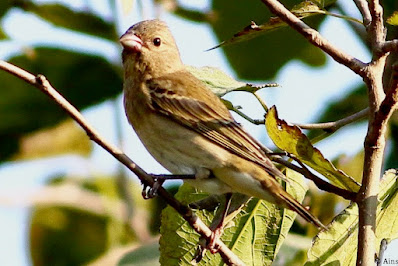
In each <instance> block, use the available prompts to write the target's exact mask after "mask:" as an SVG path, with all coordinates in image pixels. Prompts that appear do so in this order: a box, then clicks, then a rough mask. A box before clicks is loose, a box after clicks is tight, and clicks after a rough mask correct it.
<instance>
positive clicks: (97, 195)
mask: <svg viewBox="0 0 398 266" xmlns="http://www.w3.org/2000/svg"><path fill="white" fill-rule="evenodd" d="M128 2H130V1H127V2H126V1H124V5H125V6H126V8H127V6H128V5H129V3H128ZM137 2H139V1H137ZM154 2H157V3H158V4H159V5H163V6H164V7H165V8H166V9H168V10H169V11H170V12H171V13H173V14H174V15H176V16H180V17H183V18H184V19H187V20H190V21H191V22H197V23H202V24H205V25H208V26H209V27H210V28H211V29H212V30H213V32H214V34H215V36H216V38H217V41H218V43H219V44H220V45H218V46H217V47H219V49H222V51H223V52H224V54H225V58H226V60H227V61H228V63H229V65H230V66H231V68H232V69H233V71H234V72H235V74H236V75H237V76H238V77H239V78H240V79H243V80H252V81H258V80H261V81H264V80H268V79H271V78H274V77H275V76H276V75H277V74H278V72H279V71H280V69H281V68H282V67H283V66H285V65H287V64H288V63H289V62H292V61H294V60H299V61H301V62H304V63H305V64H307V65H309V66H312V67H317V68H321V67H324V66H325V64H326V56H325V55H324V53H322V52H321V51H320V50H319V49H317V48H315V47H314V46H312V45H310V44H309V43H308V42H307V41H306V40H305V39H303V38H301V37H300V36H298V35H297V34H296V33H295V32H294V30H292V29H290V28H289V27H286V25H285V24H284V23H283V22H282V21H281V20H280V19H277V18H274V17H272V16H271V14H270V12H269V10H268V9H267V8H266V7H265V5H263V4H262V3H261V1H232V2H231V1H228V0H212V1H210V2H211V4H210V10H204V11H203V10H195V9H192V8H187V7H184V6H179V5H178V3H177V2H178V1H173V0H167V1H166V0H157V1H154ZM281 2H283V4H284V5H285V6H287V7H289V8H290V9H291V10H292V11H294V12H295V14H296V15H298V16H299V17H301V18H303V19H304V20H305V22H306V23H308V24H309V25H310V26H312V27H313V28H315V29H319V28H320V27H321V26H322V25H323V22H324V20H325V17H327V16H329V15H334V13H338V14H339V17H341V19H343V20H345V21H346V24H347V25H348V26H349V27H351V28H352V29H353V34H356V35H357V37H358V39H359V40H360V41H362V43H363V44H364V45H365V46H366V45H367V43H366V40H364V39H362V38H361V36H362V33H361V31H359V30H358V25H357V24H358V23H357V22H355V20H353V19H352V18H350V17H349V16H348V15H347V14H345V12H344V8H342V5H343V4H342V3H340V2H341V1H335V0H329V1H312V2H311V1H303V2H302V1H298V0H285V1H281ZM384 2H385V3H383V5H384V13H385V15H386V22H387V23H389V25H388V34H389V38H390V39H394V38H397V37H398V35H397V34H398V31H397V29H396V28H393V26H394V25H397V22H396V21H397V9H398V4H397V2H396V1H384ZM110 8H111V9H113V10H112V11H113V16H114V17H113V18H110V17H104V16H102V15H99V14H98V13H97V12H95V10H90V9H88V8H87V9H84V8H78V9H75V8H72V7H70V6H68V5H67V4H65V3H64V4H61V3H57V4H55V3H51V2H50V3H46V4H41V3H38V2H36V1H20V0H17V1H0V19H1V21H3V20H5V18H6V17H7V15H8V14H10V13H12V10H15V9H17V10H19V11H20V12H24V13H25V14H30V15H34V16H36V17H38V18H40V19H41V20H43V21H45V22H47V23H48V24H49V25H52V26H54V27H56V28H58V29H60V30H64V31H66V32H68V33H74V34H79V35H82V36H86V37H88V36H89V37H91V38H96V39H97V40H99V41H102V42H106V43H108V44H112V45H116V42H117V38H118V31H117V28H118V27H117V25H118V21H117V19H118V18H117V17H116V16H115V15H114V14H117V12H116V7H115V6H111V7H110ZM133 8H139V5H138V4H136V5H134V6H133ZM251 21H252V22H251ZM353 21H354V22H353ZM9 36H12V34H11V32H7V31H6V30H5V29H3V28H0V40H2V42H8V41H10V37H9ZM7 61H9V62H11V63H13V64H15V65H17V66H19V67H21V68H23V69H26V70H28V71H29V72H31V73H34V74H38V73H41V74H44V75H45V76H46V77H47V78H48V80H49V81H50V82H51V83H52V85H54V87H55V88H56V89H57V90H58V91H60V92H61V94H62V95H64V96H65V97H66V98H67V99H68V100H69V101H70V102H71V103H72V104H73V105H75V106H76V107H77V108H78V109H80V110H85V109H87V108H89V107H93V106H96V105H98V104H99V103H102V102H104V101H107V100H113V99H115V98H116V97H117V96H119V95H120V92H121V88H122V74H121V73H122V71H121V65H120V63H119V62H118V63H115V62H113V61H110V60H109V59H105V58H103V57H102V56H100V55H98V54H92V53H86V52H81V51H71V50H70V49H69V48H67V47H66V46H65V47H63V46H60V47H52V46H51V45H45V44H37V45H34V46H32V47H25V48H24V49H22V50H21V51H19V53H17V54H12V55H10V57H9V58H8V59H7ZM189 69H190V71H191V72H192V73H193V74H194V75H196V76H197V77H198V78H199V79H201V80H202V81H203V82H204V83H205V84H206V85H207V86H208V87H209V88H210V89H211V90H212V91H213V92H215V93H216V94H217V95H219V96H220V97H221V96H224V95H225V94H227V93H231V92H233V91H246V92H248V93H252V94H253V93H255V92H257V90H259V89H260V88H262V87H264V86H276V84H266V85H264V86H254V85H251V84H249V83H246V82H241V81H237V80H235V79H233V78H231V77H230V76H228V75H226V74H225V73H223V72H222V71H220V70H218V69H215V68H211V67H206V68H193V67H191V68H189ZM385 71H386V72H388V71H391V70H390V69H386V70H385ZM0 81H1V84H2V90H0V147H1V149H0V162H1V163H5V162H7V161H10V160H13V161H15V162H17V161H19V160H26V159H39V158H43V157H49V156H56V155H60V154H70V153H73V154H77V155H79V156H90V155H91V152H92V147H91V145H90V143H89V142H88V138H86V137H85V134H84V133H83V132H82V131H79V132H76V128H75V127H74V125H72V123H71V122H70V121H65V119H66V115H65V113H63V112H62V111H61V109H60V108H59V107H58V106H56V105H55V104H53V103H52V102H51V101H50V100H48V99H47V98H46V97H45V96H44V95H43V94H42V93H40V92H39V91H36V90H34V89H32V88H30V87H29V86H28V85H26V84H24V83H22V82H21V81H20V80H18V79H16V78H15V77H12V76H10V75H9V74H8V73H5V72H3V71H0ZM298 89H300V88H298ZM225 103H226V105H227V106H228V107H229V108H230V109H231V110H235V111H236V110H237V107H235V106H234V104H239V102H236V103H235V102H234V103H231V102H229V101H226V100H225ZM366 106H367V94H366V88H365V87H364V86H363V85H361V84H355V85H353V88H351V89H349V90H347V91H346V93H345V95H341V97H340V98H339V99H337V100H334V101H333V100H331V101H330V102H328V103H327V104H326V105H325V106H324V108H323V111H322V112H320V113H319V114H318V117H319V121H322V122H323V121H334V120H337V119H340V118H343V117H346V116H347V115H350V114H352V113H355V112H357V111H359V110H361V109H363V108H365V107H366ZM261 115H262V114H261ZM391 121H392V122H391V133H390V134H389V136H388V138H389V140H390V142H391V143H393V144H396V143H398V134H396V132H397V128H398V119H397V114H395V116H393V118H392V119H391ZM358 122H361V121H356V122H355V123H358ZM355 123H354V124H355ZM265 125H266V128H267V132H268V135H269V137H270V138H271V139H272V140H273V141H274V143H275V145H276V146H277V147H278V148H280V149H281V150H284V151H288V152H289V153H292V154H294V155H295V156H296V157H297V158H299V159H300V160H301V161H302V162H304V163H305V164H306V165H308V166H309V167H311V168H313V169H315V170H316V171H317V172H318V173H320V174H322V175H323V176H325V178H326V179H327V180H328V181H329V182H330V183H332V184H334V185H336V186H338V187H340V188H345V189H348V190H350V191H358V189H359V184H358V183H357V182H356V181H355V180H358V176H360V174H361V173H362V161H363V154H362V153H361V152H359V153H358V154H357V155H355V156H353V157H345V158H342V157H340V158H338V159H337V160H335V161H333V162H331V161H329V160H327V159H325V157H324V156H323V155H322V153H321V151H319V150H318V149H317V148H315V147H314V146H313V145H312V144H311V139H312V137H314V136H317V135H319V130H311V131H310V132H309V133H308V134H307V136H309V137H307V136H306V135H305V134H304V133H303V132H302V131H301V130H300V129H299V128H297V127H294V126H290V125H289V124H288V123H287V122H285V121H284V120H281V119H279V118H278V116H277V113H276V109H270V110H269V112H268V113H267V115H266V119H265ZM32 147H33V148H32ZM397 147H398V145H391V149H390V151H391V152H390V153H389V154H388V158H387V159H386V161H387V164H388V167H398V160H397V158H396V156H397V155H396V154H397V151H396V149H397ZM286 171H287V172H286V173H287V174H286V175H287V177H288V179H289V182H288V183H287V184H284V185H285V186H286V187H287V190H288V191H289V192H290V193H292V194H293V195H294V196H295V197H296V198H297V199H298V200H299V201H303V200H304V202H305V204H306V205H310V206H311V211H312V212H313V213H314V214H315V215H317V216H319V217H320V219H321V220H322V221H323V222H326V223H327V222H329V221H330V220H331V219H332V218H333V217H334V215H335V213H334V211H333V210H334V209H335V207H336V206H341V205H344V204H346V203H345V202H343V201H342V200H341V199H340V198H338V197H337V196H335V195H331V194H326V193H323V194H322V193H319V192H315V191H314V189H313V188H312V187H311V186H310V189H309V193H307V197H305V193H306V191H307V188H306V184H305V183H304V182H303V180H302V176H300V175H299V174H297V173H296V172H293V171H292V170H290V169H287V170H286ZM114 180H119V181H120V180H121V179H118V178H117V177H116V176H115V177H110V178H109V177H107V178H98V177H95V178H93V180H81V179H76V178H70V177H65V178H62V180H61V181H58V182H52V183H53V184H51V186H49V188H50V190H48V191H47V190H46V191H45V192H46V193H44V194H43V196H42V197H41V198H40V200H36V201H35V200H33V203H32V204H33V205H34V207H33V208H32V212H31V217H30V222H29V223H30V230H29V231H30V232H29V233H30V243H29V244H30V253H31V256H32V261H33V263H34V265H49V264H59V265H72V264H82V263H88V262H92V265H100V264H101V263H103V264H104V262H105V261H107V262H108V259H109V258H112V259H113V260H112V259H111V261H112V263H114V262H115V261H118V263H119V265H138V264H139V265H145V263H147V265H153V263H154V262H155V261H158V259H159V260H160V262H161V263H162V264H163V265H176V264H188V263H190V261H191V260H192V258H193V257H194V254H195V252H196V248H197V242H198V241H199V236H198V235H197V234H196V233H194V231H193V229H192V228H190V227H189V226H188V225H187V223H186V222H185V221H184V220H183V219H182V218H181V217H180V216H178V215H176V213H175V211H174V210H173V209H172V208H171V207H167V208H166V209H165V210H164V211H163V214H162V225H161V227H160V231H161V233H162V236H161V238H160V246H159V249H160V252H158V251H157V249H158V246H157V244H153V238H152V237H149V238H150V239H149V240H148V235H149V234H150V233H149V232H151V233H154V234H156V232H157V231H158V230H159V225H158V224H157V223H156V221H158V220H159V217H160V212H161V209H162V208H163V207H164V205H163V204H162V203H161V202H159V201H156V202H153V201H152V202H151V203H148V202H144V201H143V200H142V199H141V198H139V196H140V193H139V191H138V190H139V188H138V187H137V186H135V185H133V184H131V183H128V187H129V188H131V190H132V192H131V194H132V195H134V199H133V204H132V207H131V208H132V209H133V211H134V212H135V213H138V214H139V215H141V216H140V217H139V218H138V219H139V220H141V223H140V226H141V227H140V226H137V225H133V226H132V225H131V224H130V223H129V222H128V221H126V220H125V218H126V217H128V215H127V214H126V213H124V214H123V215H121V214H120V213H119V212H118V211H115V210H119V208H125V209H128V208H127V207H126V206H125V204H128V202H127V200H126V199H125V198H120V196H119V195H118V193H119V191H118V190H117V188H116V187H115V183H114ZM395 180H396V172H394V171H387V172H386V174H385V176H384V178H383V183H382V187H381V189H382V190H381V193H380V195H379V196H380V198H379V200H380V201H379V209H378V210H379V212H378V216H377V217H378V221H377V222H378V231H377V237H378V241H379V240H380V239H382V238H388V239H389V240H391V239H394V238H396V237H397V228H396V226H395V224H394V226H390V225H389V222H391V221H392V220H395V218H396V215H395V214H396V213H395V210H394V208H393V206H394V205H396V203H395V201H396V194H397V189H396V188H397V186H396V182H395ZM54 183H55V184H54ZM46 188H47V187H46ZM58 189H59V190H58ZM62 189H72V190H62ZM119 189H120V188H119ZM71 191H72V192H73V193H77V194H76V195H81V196H82V197H83V196H84V197H87V198H89V199H91V200H92V201H93V202H94V203H98V206H100V208H99V209H98V208H97V207H98V206H97V205H96V204H94V205H90V204H89V205H88V206H89V207H87V206H86V205H85V203H86V202H83V201H81V198H73V197H72V194H70V192H71ZM65 192H68V193H65ZM79 193H80V194H79ZM204 196H205V195H203V194H201V193H198V192H197V191H195V190H193V189H192V188H190V187H188V186H186V185H184V186H182V187H180V189H179V191H178V193H177V197H178V198H179V199H181V201H183V202H185V203H189V202H192V201H195V200H198V199H200V198H202V197H204ZM57 200H58V201H57ZM319 202H322V206H329V208H328V209H327V210H326V209H325V208H320V207H319V204H318V205H317V203H319ZM93 206H94V207H93ZM121 206H122V207H121ZM159 206H160V207H159ZM99 210H100V211H99ZM101 210H102V212H101ZM126 212H127V211H126ZM356 213H357V207H356V205H355V204H351V205H349V206H348V207H346V208H345V209H344V211H343V212H342V213H340V214H339V215H338V216H336V217H334V219H333V221H332V222H331V224H330V225H329V227H328V230H325V231H323V232H321V233H319V234H318V235H317V236H316V237H315V238H314V240H315V241H314V242H313V243H312V244H311V238H312V237H313V236H314V234H315V233H316V232H314V230H315V229H313V228H311V227H308V225H305V224H304V225H303V224H301V223H300V220H299V222H296V223H293V221H294V218H295V213H293V212H291V211H289V210H286V209H281V208H279V207H276V206H275V205H273V204H270V203H267V202H264V201H259V200H257V199H251V200H250V201H249V202H248V203H247V204H246V205H245V207H244V209H243V211H241V212H240V213H239V214H238V216H237V217H236V218H235V219H234V220H233V222H231V223H230V224H229V226H228V227H227V228H226V229H225V232H224V234H223V236H222V240H223V241H224V242H225V243H226V244H227V245H228V246H229V247H230V248H231V249H232V251H234V252H235V253H236V254H237V255H238V256H239V257H241V259H242V260H243V261H244V262H245V263H246V264H247V265H250V264H252V265H265V264H267V265H268V264H271V263H272V262H274V261H275V263H280V264H284V263H285V264H289V265H301V264H302V263H304V262H306V261H307V265H318V264H327V263H330V264H333V263H336V262H340V264H342V265H351V264H353V262H354V261H355V256H354V255H355V251H354V249H355V243H356V242H355V241H356V234H357V233H356V232H357V222H358V219H357V215H356ZM197 214H198V216H199V217H200V218H201V219H203V220H204V221H206V222H207V223H210V222H211V220H212V218H213V216H214V214H215V212H214V211H204V210H202V211H197ZM120 217H123V218H120ZM148 224H151V225H153V228H150V229H148V228H147V227H148V226H147V225H148ZM139 228H141V229H139ZM142 228H146V229H145V230H147V231H148V232H147V233H148V235H146V236H142V235H140V233H139V231H140V230H144V229H142ZM145 230H144V231H145ZM145 232H146V231H145ZM288 232H293V233H294V234H291V233H289V235H288ZM285 239H286V241H285ZM292 239H293V240H292ZM284 241H285V242H286V243H285V244H283V243H284ZM336 241H337V242H336ZM336 243H337V244H336ZM308 249H309V257H308V258H307V256H306V255H305V252H304V250H308ZM347 251H348V252H347ZM278 252H279V253H278ZM344 252H345V253H347V254H348V255H347V256H343V255H342V254H343V253H344ZM116 253H117V259H115V254H116ZM277 254H278V255H277ZM303 254H304V255H303ZM96 263H97V264H96ZM205 263H207V264H210V265H220V264H222V261H221V258H220V256H219V255H212V254H209V252H207V253H206V256H205V257H204V258H203V260H202V262H200V264H205ZM105 264H107V263H105Z"/></svg>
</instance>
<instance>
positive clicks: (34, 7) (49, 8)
mask: <svg viewBox="0 0 398 266" xmlns="http://www.w3.org/2000/svg"><path fill="white" fill-rule="evenodd" d="M18 5H19V7H21V8H22V9H24V10H25V11H29V12H32V13H35V14H36V15H38V16H39V17H41V18H43V19H45V20H47V21H48V22H50V23H52V24H54V25H56V26H59V27H64V28H67V29H71V30H75V31H79V32H82V33H87V34H90V35H94V36H97V37H99V38H105V39H109V40H112V41H114V40H117V38H118V34H117V32H116V29H115V25H114V24H113V23H112V22H108V21H105V20H104V19H102V18H101V17H99V16H96V15H94V14H93V13H89V12H85V11H75V10H72V9H70V8H68V7H66V6H64V5H61V4H36V3H34V2H31V1H29V2H28V1H23V2H19V3H18Z"/></svg>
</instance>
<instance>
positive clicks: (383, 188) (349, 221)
mask: <svg viewBox="0 0 398 266" xmlns="http://www.w3.org/2000/svg"><path fill="white" fill-rule="evenodd" d="M397 192H398V182H397V170H389V171H387V172H386V173H385V175H384V177H383V180H382V181H381V183H380V193H379V196H378V199H379V203H378V205H377V217H376V225H377V227H376V228H377V229H376V247H377V248H379V246H380V242H381V240H382V239H384V238H385V239H387V240H389V241H390V240H393V239H396V238H397V237H398V215H397V208H396V206H397V204H398V197H397ZM357 242H358V206H357V205H356V204H355V203H352V204H351V205H350V206H349V207H347V208H346V209H345V210H344V211H343V212H342V213H341V214H339V215H338V216H336V218H335V219H334V221H333V222H332V223H331V225H329V229H328V230H327V231H322V232H320V233H319V234H318V235H317V236H316V238H315V240H314V242H313V245H312V247H311V249H310V250H309V251H308V256H309V259H308V262H307V263H306V265H307V266H309V265H347V266H349V265H355V261H356V253H357V252H356V251H357V247H358V243H357Z"/></svg>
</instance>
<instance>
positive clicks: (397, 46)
mask: <svg viewBox="0 0 398 266" xmlns="http://www.w3.org/2000/svg"><path fill="white" fill-rule="evenodd" d="M381 50H382V51H383V52H385V53H387V52H393V51H395V52H398V40H397V39H395V40H391V41H386V42H384V43H383V44H382V45H381Z"/></svg>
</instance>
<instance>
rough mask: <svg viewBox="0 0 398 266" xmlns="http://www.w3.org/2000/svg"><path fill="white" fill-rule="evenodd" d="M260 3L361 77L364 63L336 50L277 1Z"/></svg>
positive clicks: (266, 0)
mask: <svg viewBox="0 0 398 266" xmlns="http://www.w3.org/2000/svg"><path fill="white" fill-rule="evenodd" d="M261 1H262V2H263V3H264V4H266V5H267V6H268V8H269V9H270V11H271V12H272V13H274V14H276V15H277V16H278V17H279V18H280V19H282V20H283V21H284V22H286V23H287V24H288V25H289V26H290V27H292V28H293V29H295V30H296V31H297V32H298V33H300V34H301V35H303V36H304V37H305V38H306V39H307V40H308V41H309V42H310V43H312V44H313V45H314V46H316V47H319V48H320V49H321V50H322V51H324V52H325V53H327V54H328V55H330V56H331V57H332V58H333V59H334V60H335V61H336V62H338V63H340V64H343V65H345V66H346V67H348V68H349V69H351V70H352V71H354V72H355V73H357V74H359V75H361V76H362V75H363V69H364V67H366V64H365V63H363V62H361V61H360V60H358V59H356V58H355V57H353V56H351V55H349V54H346V53H345V52H343V51H341V50H339V49H338V48H336V47H335V46H334V45H332V44H331V43H330V42H329V41H328V40H326V39H325V38H324V37H323V36H322V35H320V34H319V32H317V31H316V30H314V29H312V28H311V27H309V26H308V25H307V24H305V23H304V22H303V21H301V20H300V19H299V18H297V17H296V16H295V15H294V14H293V13H291V12H290V11H289V10H287V9H286V8H285V7H284V6H283V5H282V4H281V3H280V2H279V1H277V0H261Z"/></svg>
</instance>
